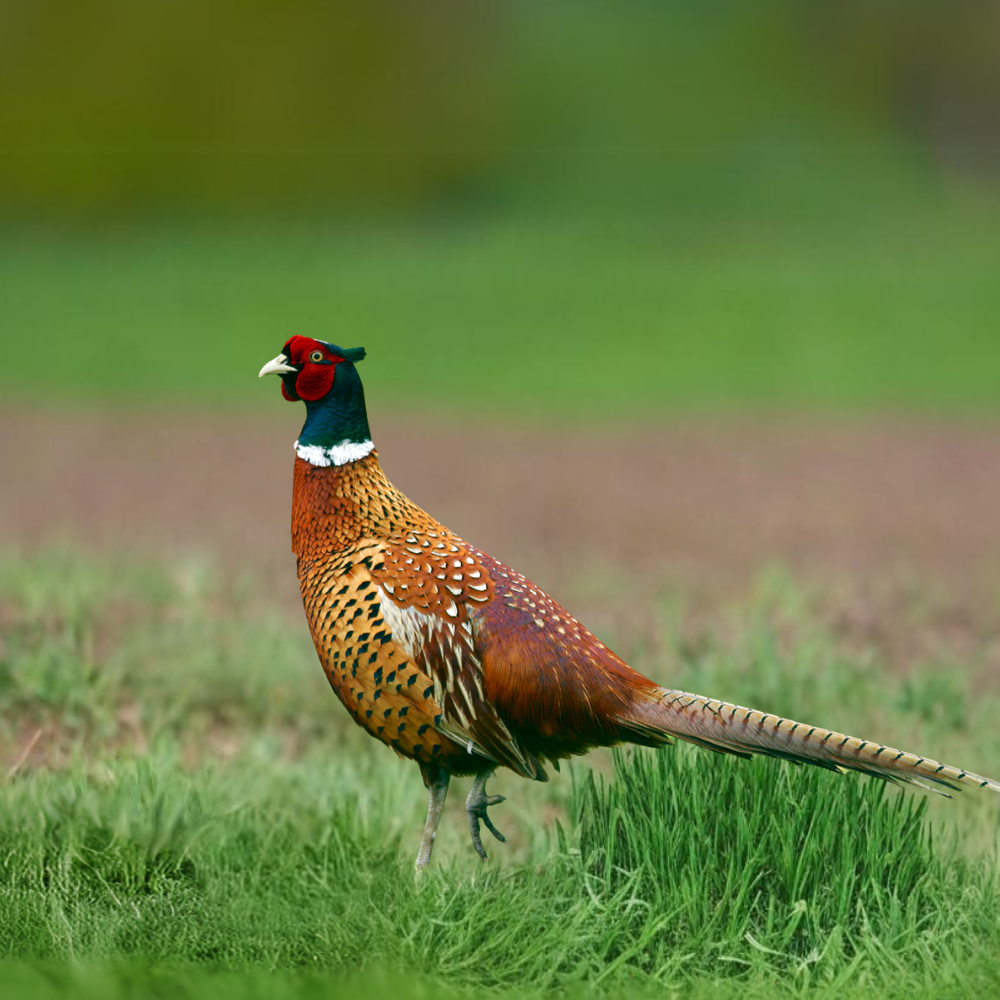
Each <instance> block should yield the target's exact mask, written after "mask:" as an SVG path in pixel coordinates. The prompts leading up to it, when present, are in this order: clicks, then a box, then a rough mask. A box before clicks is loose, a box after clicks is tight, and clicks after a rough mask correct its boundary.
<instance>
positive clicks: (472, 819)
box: [465, 768, 507, 861]
mask: <svg viewBox="0 0 1000 1000" xmlns="http://www.w3.org/2000/svg"><path fill="white" fill-rule="evenodd" d="M492 777H493V769H492V768H491V769H490V770H488V771H480V772H479V774H477V775H476V780H475V781H474V782H473V783H472V790H471V791H470V792H469V797H468V798H467V799H466V800H465V812H466V815H467V816H468V817H469V831H470V833H471V834H472V846H473V847H474V848H475V849H476V853H477V854H478V855H479V856H480V857H481V858H482V859H483V861H489V858H487V857H486V851H485V850H484V849H483V841H482V838H481V837H480V835H479V823H480V821H482V822H483V823H485V824H486V829H487V830H489V831H490V833H492V834H493V836H494V837H496V838H497V840H499V841H500V843H501V844H504V843H506V842H507V841H506V837H504V835H503V834H502V833H501V832H500V831H499V830H498V829H497V828H496V827H495V826H494V825H493V823H492V822H491V821H490V817H489V815H488V814H487V812H486V810H487V809H488V808H489V807H490V806H497V805H499V804H500V803H501V802H505V801H506V796H503V795H487V794H486V782H487V781H489V780H490V778H492Z"/></svg>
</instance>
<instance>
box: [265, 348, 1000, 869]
mask: <svg viewBox="0 0 1000 1000" xmlns="http://www.w3.org/2000/svg"><path fill="white" fill-rule="evenodd" d="M364 356H365V351H364V349H363V348H353V349H349V350H348V349H344V348H341V347H337V346H335V345H334V344H329V343H326V342H325V341H321V340H314V339H312V338H309V337H293V338H292V339H291V340H289V341H288V343H286V344H285V346H284V347H283V348H282V349H281V353H280V354H279V355H278V356H277V357H276V358H275V359H274V360H273V361H269V362H268V363H267V364H266V365H264V367H263V368H262V369H261V372H260V374H261V375H262V376H263V375H266V374H269V373H274V374H277V375H279V376H280V377H281V383H282V385H281V391H282V394H283V395H284V397H285V399H287V400H291V401H298V400H301V401H303V402H304V403H305V406H306V421H305V425H304V426H303V428H302V433H301V434H300V436H299V439H298V441H297V442H296V444H295V452H296V458H295V473H294V489H293V494H292V550H293V552H294V553H295V555H296V557H297V559H298V575H299V583H300V586H301V589H302V601H303V604H304V606H305V612H306V618H307V619H308V622H309V628H310V631H311V632H312V637H313V642H314V644H315V646H316V652H317V653H318V655H319V658H320V662H321V663H322V664H323V669H324V670H325V672H326V675H327V677H328V678H329V681H330V684H331V686H332V687H333V690H334V691H335V692H336V694H337V696H338V697H339V698H340V700H341V701H342V702H343V703H344V706H345V707H346V708H347V710H348V711H349V712H350V713H351V715H352V716H353V717H354V719H355V721H356V722H357V723H358V725H360V726H363V727H364V728H365V729H366V730H367V731H368V732H369V733H370V734H371V735H372V736H374V737H375V738H376V739H379V740H381V741H382V742H383V743H386V744H387V745H388V746H390V747H392V748H393V749H394V750H395V751H396V752H397V753H398V754H399V755H400V756H402V757H406V758H410V759H412V760H415V761H416V762H417V764H418V765H419V766H420V773H421V775H422V776H423V779H424V784H425V785H426V786H427V789H428V791H429V793H430V799H429V805H428V810H427V822H426V825H425V827H424V833H423V838H422V840H421V842H420V849H419V852H418V853H417V859H416V865H417V868H418V869H422V868H424V867H425V866H426V865H427V863H428V862H429V860H430V856H431V850H432V848H433V846H434V838H435V835H436V833H437V827H438V822H439V820H440V817H441V811H442V809H443V807H444V801H445V796H446V794H447V792H448V783H449V780H450V778H451V776H452V775H475V780H474V781H473V785H472V790H471V792H470V793H469V796H468V798H467V799H466V812H467V814H468V819H469V827H470V830H471V834H472V843H473V845H474V847H475V849H476V851H477V852H478V854H479V856H480V857H481V858H482V859H483V860H484V861H485V860H486V852H485V850H484V849H483V845H482V841H481V837H480V824H481V823H483V824H485V825H486V827H487V828H488V829H489V830H490V832H491V833H492V834H493V835H494V836H495V837H496V838H497V839H498V840H501V841H502V840H503V839H504V838H503V836H502V835H501V834H500V833H499V832H498V831H497V830H496V828H495V827H494V826H493V824H492V822H491V821H490V818H489V815H488V812H487V810H488V808H489V807H490V806H493V805H496V804H497V803H499V802H502V801H503V798H502V796H499V795H492V796H491V795H487V794H486V782H487V779H488V778H489V777H490V776H491V775H492V774H493V771H494V769H495V768H497V767H507V768H510V770H512V771H514V772H515V773H516V774H519V775H521V776H522V777H524V778H532V779H534V780H535V781H545V780H547V776H546V772H545V764H546V762H551V763H553V764H554V765H555V766H556V767H558V762H559V761H560V760H561V759H563V758H566V757H569V756H571V755H573V754H581V753H586V752H587V751H588V750H590V749H592V748H593V747H598V746H612V745H615V744H618V743H638V744H641V745H643V746H652V747H658V746H662V745H664V744H667V743H669V742H670V741H671V740H670V738H671V737H678V738H679V739H682V740H687V741H688V742H690V743H696V744H698V745H699V746H702V747H706V748H708V749H710V750H715V751H718V752H721V753H729V754H735V755H736V756H740V757H749V756H750V755H751V754H754V753H759V754H764V755H766V756H769V757H780V758H784V759H785V760H792V761H796V762H801V763H808V764H815V765H818V766H820V767H825V768H828V769H830V770H835V771H841V770H845V769H846V770H853V771H861V772H864V773H865V774H871V775H875V776H877V777H880V778H887V779H898V780H901V781H907V782H912V783H914V784H925V785H928V786H930V787H935V788H940V787H942V786H943V787H945V788H953V789H954V788H959V787H960V786H962V785H978V786H980V787H984V788H991V789H993V790H994V791H1000V783H998V782H996V781H992V780H990V779H989V778H983V777H980V776H979V775H976V774H972V773H971V772H968V771H964V770H961V769H960V768H956V767H951V766H949V765H947V764H940V763H938V762H937V761H934V760H930V759H929V758H926V757H919V756H916V755H914V754H910V753H904V752H903V751H900V750H894V749H892V748H891V747H886V746H883V745H882V744H880V743H876V742H872V741H869V740H860V739H856V738H855V737H853V736H844V735H843V734H841V733H834V732H830V731H829V730H826V729H821V728H819V727H818V726H807V725H805V724H803V723H799V722H793V721H792V720H790V719H784V718H780V717H779V716H776V715H771V714H768V713H766V712H758V711H756V710H754V709H749V708H743V707H741V706H739V705H732V704H729V703H728V702H724V701H720V700H719V699H717V698H705V697H702V696H701V695H695V694H688V693H686V692H684V691H676V690H673V689H670V688H663V687H660V686H659V685H658V684H655V683H653V681H651V680H649V679H648V678H646V677H644V676H643V675H642V674H640V673H637V672H636V671H635V670H633V669H632V668H631V667H629V666H628V664H626V663H625V662H624V661H623V660H621V659H620V658H619V657H618V656H616V655H615V654H614V653H613V652H612V651H611V650H610V649H608V647H607V646H605V645H604V644H603V643H602V642H601V641H600V640H598V639H597V638H596V637H595V636H593V635H592V634H591V633H590V632H588V631H587V629H585V628H584V627H583V625H581V624H580V623H579V622H578V621H577V620H576V619H575V618H574V617H573V616H572V615H571V614H569V612H567V611H566V610H565V609H564V608H562V607H561V606H560V605H559V604H557V603H556V602H555V601H554V600H552V598H551V597H549V596H548V595H547V594H546V593H545V592H544V591H542V590H541V589H539V588H538V587H536V586H535V585H534V584H533V583H532V582H531V581H530V580H527V579H525V577H523V576H522V575H521V574H520V573H517V572H515V571H514V570H513V569H511V568H510V567H508V566H505V565H504V564H503V563H502V562H500V561H499V560H497V559H494V558H492V557H491V556H488V555H487V554H486V553H485V552H482V551H480V550H479V549H477V548H476V547H475V546H473V545H470V544H469V543H468V542H465V541H463V540H462V539H461V538H459V537H458V536H457V535H455V534H453V533H452V532H451V531H449V530H448V529H447V528H445V527H444V526H443V525H442V524H440V523H438V522H437V521H436V520H435V519H434V518H433V517H431V516H430V515H429V514H427V513H425V512H424V511H422V510H421V509H420V508H419V507H417V506H416V505H415V504H413V503H411V502H410V501H409V500H408V499H407V498H406V497H405V496H404V495H403V494H402V493H401V492H400V491H399V490H398V489H396V488H395V487H394V486H393V485H392V484H391V483H390V482H389V480H388V479H386V477H385V474H384V473H383V472H382V468H381V466H380V465H379V461H378V453H377V452H376V451H375V448H374V447H373V445H372V441H371V434H370V432H369V429H368V417H367V413H366V410H365V401H364V391H363V389H362V387H361V380H360V378H359V377H358V372H357V368H356V367H355V366H356V363H357V362H359V361H360V360H361V359H362V358H363V357H364Z"/></svg>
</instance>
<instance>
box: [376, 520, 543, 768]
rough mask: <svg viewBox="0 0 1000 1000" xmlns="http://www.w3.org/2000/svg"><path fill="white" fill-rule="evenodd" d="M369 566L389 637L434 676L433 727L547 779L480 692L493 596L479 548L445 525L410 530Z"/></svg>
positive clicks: (474, 749)
mask: <svg viewBox="0 0 1000 1000" xmlns="http://www.w3.org/2000/svg"><path fill="white" fill-rule="evenodd" d="M382 556H383V562H382V563H381V564H378V565H376V566H375V567H374V568H373V570H372V579H373V580H374V581H375V583H376V584H377V586H378V587H379V588H380V590H381V592H382V611H383V615H384V617H385V621H386V623H387V624H388V625H389V627H390V629H391V630H392V635H393V640H394V641H395V642H396V643H397V644H399V645H401V646H402V647H403V648H405V649H406V650H407V654H408V655H409V656H410V657H411V658H412V659H413V661H414V663H416V664H417V665H418V666H419V667H420V668H421V669H422V670H424V672H425V673H427V675H428V676H429V677H430V678H431V679H432V680H433V682H434V699H435V701H436V702H437V703H438V704H439V705H440V706H441V715H440V718H439V720H438V721H437V722H436V725H437V728H438V729H439V730H440V731H441V732H442V733H444V734H445V735H447V736H449V737H450V738H451V739H453V740H454V741H455V742H457V743H460V744H462V745H463V746H465V747H466V748H467V749H468V752H469V753H470V754H473V753H475V754H479V755H480V756H482V757H486V758H488V759H489V760H492V761H495V762H496V763H498V764H502V765H504V766H506V767H509V768H511V770H513V771H516V772H517V773H518V774H520V775H522V776H524V777H526V778H534V779H537V780H545V771H544V770H543V768H542V766H541V763H540V762H539V760H538V759H537V758H536V757H535V756H534V755H533V754H531V753H529V752H528V751H527V750H525V748H524V747H523V745H522V744H521V741H520V740H518V739H517V738H516V737H515V736H514V735H513V734H512V733H511V731H510V729H509V728H508V727H507V725H506V724H505V723H504V721H503V720H502V719H501V718H500V716H499V715H498V714H497V710H496V707H495V706H494V704H493V702H492V701H491V700H490V699H489V698H488V697H487V695H486V685H485V679H484V675H483V664H482V650H481V645H480V642H479V628H478V622H479V619H480V617H481V612H482V609H483V607H484V606H485V605H486V604H487V603H488V602H489V601H490V600H491V598H492V596H493V586H494V585H493V581H492V579H491V578H490V575H489V573H488V572H487V570H486V567H485V566H484V559H485V558H487V557H485V556H484V555H483V553H481V552H479V551H478V550H477V549H474V548H473V547H472V546H470V545H468V544H466V543H465V542H463V541H462V540H461V539H460V538H458V537H456V536H455V535H453V534H452V533H451V532H449V531H448V530H447V529H445V528H442V527H440V526H436V527H435V529H433V530H426V531H418V530H411V531H409V532H408V533H407V534H406V535H405V536H403V537H402V538H400V539H399V540H398V541H396V540H393V542H392V543H391V544H389V545H387V546H386V548H385V549H383V552H382Z"/></svg>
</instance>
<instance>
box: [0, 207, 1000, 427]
mask: <svg viewBox="0 0 1000 1000" xmlns="http://www.w3.org/2000/svg"><path fill="white" fill-rule="evenodd" d="M817 211H818V210H817ZM800 214H801V213H800ZM807 214H808V213H807ZM843 216H844V217H843V218H840V219H838V218H833V219H831V218H829V217H825V216H824V217H818V218H816V219H812V220H810V218H808V217H806V218H803V217H796V218H795V219H794V220H792V221H789V219H787V218H785V219H784V220H783V221H780V222H779V221H776V219H775V218H772V216H770V215H769V214H768V213H766V212H763V211H758V212H756V213H753V214H750V215H746V214H744V215H742V216H738V217H736V218H727V219H724V220H721V219H720V218H719V217H718V215H715V216H713V215H711V214H710V213H708V212H706V214H705V217H699V218H698V219H697V220H692V219H690V218H684V217H679V218H675V217H674V216H673V215H671V214H668V213H664V214H663V215H662V216H659V217H658V216H656V214H655V213H653V215H652V216H651V217H650V218H647V219H643V220H641V221H637V220H634V219H633V220H632V221H628V222H626V221H623V220H621V219H617V218H612V217H608V218H603V217H600V216H593V217H589V221H586V222H584V221H577V222H575V223H573V224H570V223H567V222H565V221H556V220H554V219H544V218H535V219H534V220H533V221H530V222H529V221H526V220H523V219H522V220H516V219H509V220H507V221H505V222H502V223H501V222H496V221H494V222H486V221H480V222H479V223H476V224H473V223H471V222H468V221H467V222H465V223H464V224H458V223H455V224H453V225H451V226H449V225H446V224H438V225H431V224H430V223H428V224H426V225H425V226H416V225H414V226H413V227H411V228H409V229H405V230H390V229H389V228H376V227H370V228H367V229H361V228H357V227H355V228H347V229H345V228H339V229H338V228H335V227H331V228H329V229H324V228H322V227H316V228H312V229H309V228H302V227H300V228H295V227H292V226H286V227H281V226H277V225H275V226H247V227H243V228H240V227H235V226H234V227H230V228H225V227H223V228H217V229H202V230H180V229H174V230H168V229H148V230H147V229H136V230H123V231H117V232H112V233H105V234H103V235H100V234H95V233H93V232H89V233H85V232H79V233H76V234H67V233H62V234H59V233H48V234H45V233H40V232H38V231H33V230H30V229H22V230H9V231H7V232H6V233H5V234H3V235H2V236H0V301H2V302H3V324H2V328H3V333H2V335H0V336H2V337H3V344H4V348H5V351H4V353H5V355H6V356H8V357H10V358H15V359H17V363H15V364H6V365H4V366H3V369H2V371H0V386H2V387H3V391H4V392H5V393H9V394H12V395H13V396H14V397H15V398H18V397H19V398H24V399H31V400H36V401H39V400H41V401H62V402H64V403H67V404H68V403H70V402H77V401H80V400H84V401H87V400H89V401H95V402H102V401H108V400H111V401H113V400H119V401H130V402H136V401H141V402H147V403H148V402H151V401H152V402H155V401H156V400H161V401H167V402H169V401H177V400H186V401H189V402H193V403H196V404H198V405H200V406H212V405H217V404H220V403H221V404H231V405H242V406H248V405H254V406H256V405H260V406H263V405H271V406H275V407H276V406H278V404H279V402H280V399H279V396H278V392H277V386H276V384H272V383H268V384H263V383H259V382H258V381H257V379H256V372H257V370H258V369H259V367H260V366H261V364H263V362H264V361H266V360H268V359H270V358H271V357H273V356H274V355H275V354H276V353H277V352H278V350H279V349H280V347H281V345H282V344H283V343H284V342H285V340H286V339H287V338H288V337H290V336H292V335H293V334H306V335H315V336H319V337H322V338H326V339H330V340H332V341H334V342H336V343H340V344H342V345H344V346H352V347H353V346H356V345H364V346H366V347H367V348H368V350H369V359H368V360H367V361H366V362H365V365H364V368H363V375H364V378H365V381H366V387H367V390H368V395H369V399H370V402H371V404H372V412H373V414H375V415H376V416H377V414H378V413H379V412H385V411H387V410H393V411H395V412H399V411H401V410H410V409H412V408H414V407H417V408H419V409H420V410H421V412H426V411H431V412H433V411H440V412H443V413H451V414H454V413H457V412H461V413H462V415H463V419H469V418H470V417H478V416H482V415H488V414H504V413H505V414H507V415H509V416H514V417H523V416H526V415H530V414H537V413H540V412H543V413H547V414H549V415H557V414H558V415H559V416H560V417H561V418H569V419H573V418H587V419H589V420H600V419H603V418H605V417H606V416H609V415H610V416H629V415H632V416H635V415H642V414H650V413H676V412H678V411H680V412H683V411H691V410H695V411H703V410H709V409H717V408H730V409H740V408H746V407H752V408H768V407H803V406H805V407H812V408H816V409H820V410H826V409H833V410H843V411H847V412H852V413H853V412H856V411H865V410H869V411H870V410H881V409H894V408H895V409H898V408H903V409H913V410H922V409H928V408H930V409H939V410H944V411H948V412H956V413H960V414H968V413H970V412H971V413H982V412H995V411H996V408H997V406H998V404H1000V388H998V386H1000V338H997V337H996V336H995V333H994V330H993V317H995V316H996V315H997V312H998V310H1000V282H997V280H996V276H997V274H998V273H1000V249H998V246H1000V245H998V243H997V241H996V239H995V238H994V233H995V229H994V227H993V221H992V220H993V219H994V217H995V212H994V210H993V209H992V208H991V207H990V206H988V205H984V206H966V207H961V206H955V205H944V204H942V203H941V202H940V200H936V196H931V195H929V196H928V200H927V202H926V203H925V202H923V201H920V200H919V199H917V198H916V197H913V196H911V197H910V200H909V201H908V202H907V204H906V205H904V206H895V207H894V208H893V209H892V211H888V212H886V213H881V212H880V211H879V210H878V209H877V208H873V210H872V212H871V213H870V214H869V213H867V212H862V211H861V210H860V208H859V207H858V206H853V208H851V207H845V210H844V213H843Z"/></svg>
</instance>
